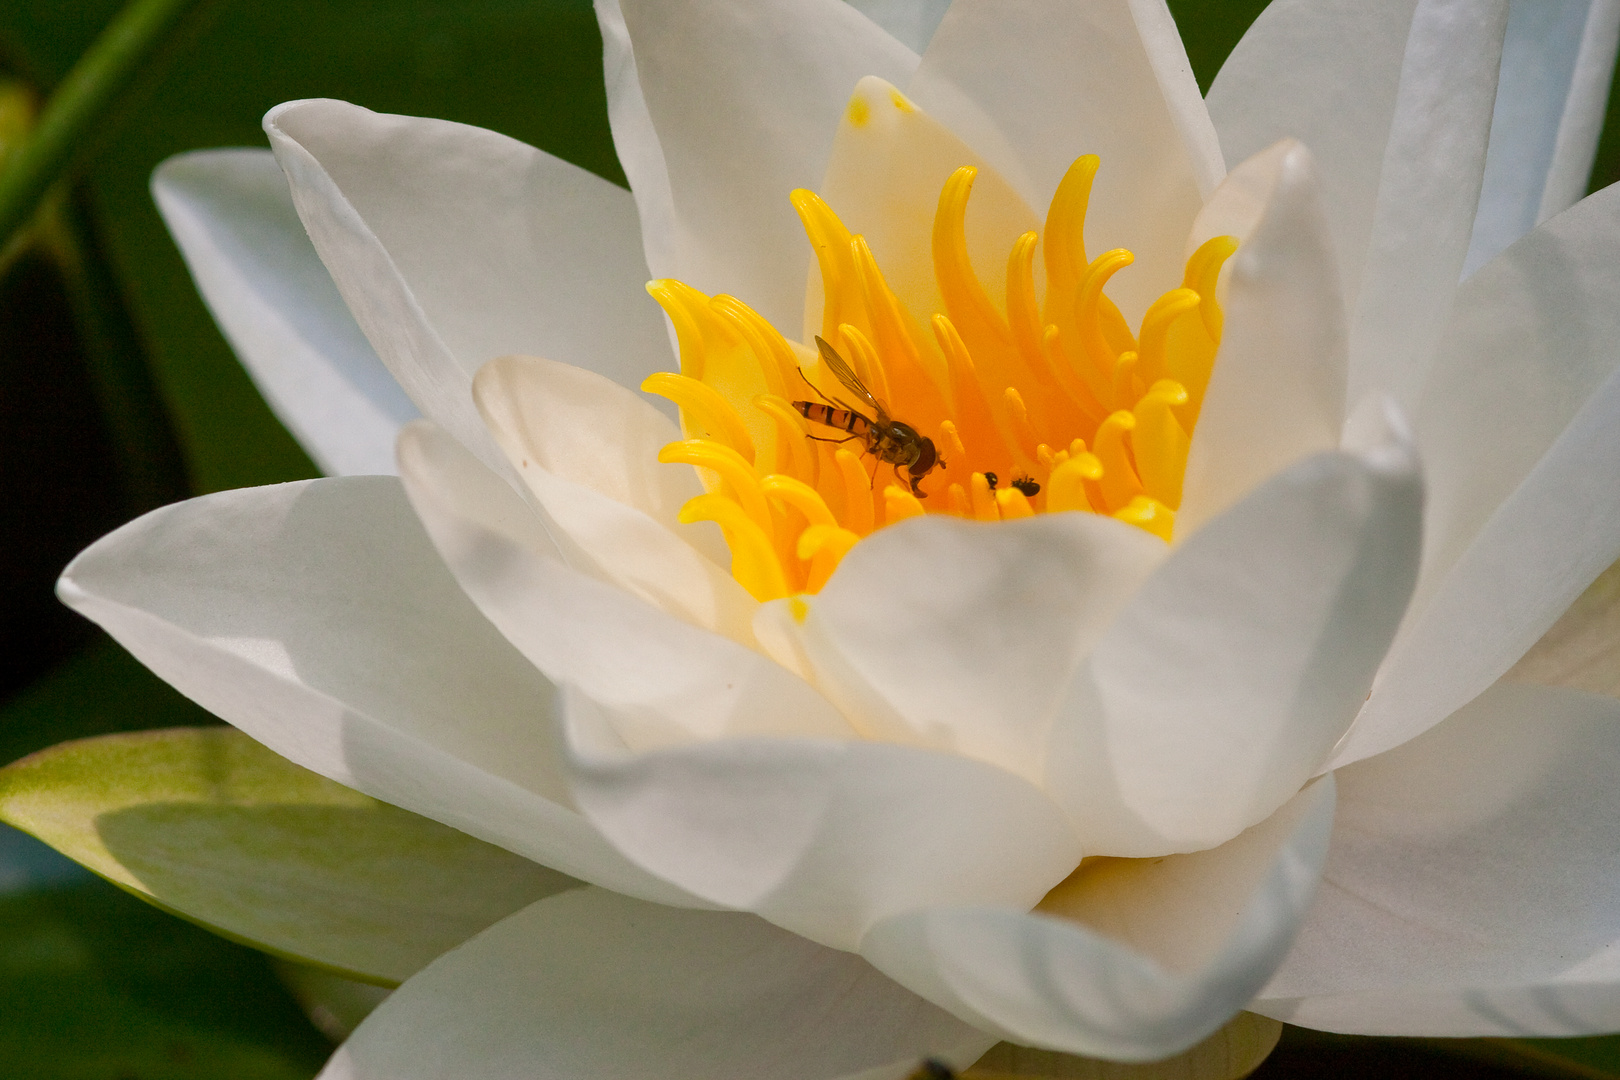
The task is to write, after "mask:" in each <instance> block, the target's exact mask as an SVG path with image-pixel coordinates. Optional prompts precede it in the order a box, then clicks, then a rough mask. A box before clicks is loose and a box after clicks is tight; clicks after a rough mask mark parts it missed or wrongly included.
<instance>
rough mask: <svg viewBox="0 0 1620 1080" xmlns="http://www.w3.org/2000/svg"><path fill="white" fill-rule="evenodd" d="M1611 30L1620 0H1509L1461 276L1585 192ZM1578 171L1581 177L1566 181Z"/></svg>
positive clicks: (1618, 23) (1608, 69)
mask: <svg viewBox="0 0 1620 1080" xmlns="http://www.w3.org/2000/svg"><path fill="white" fill-rule="evenodd" d="M1616 31H1620V3H1616V2H1615V0H1598V2H1596V3H1593V0H1530V2H1526V0H1519V2H1518V3H1515V4H1513V5H1512V7H1511V10H1510V11H1509V13H1508V28H1507V39H1506V41H1504V42H1503V45H1502V74H1501V77H1500V79H1499V80H1498V83H1497V88H1496V107H1495V112H1494V114H1493V115H1492V117H1491V142H1490V148H1489V150H1488V151H1487V152H1486V155H1485V182H1484V186H1483V187H1482V188H1481V189H1480V193H1479V213H1478V216H1477V217H1476V218H1475V219H1474V234H1473V238H1472V239H1471V240H1470V242H1469V245H1468V259H1467V262H1465V263H1464V264H1463V277H1465V278H1466V277H1469V276H1471V275H1472V274H1473V273H1474V271H1476V270H1478V269H1479V268H1480V267H1481V266H1484V265H1485V264H1486V263H1487V262H1489V261H1490V260H1491V259H1492V258H1493V257H1495V256H1496V255H1497V254H1499V253H1500V252H1501V251H1502V250H1503V249H1505V248H1506V247H1507V246H1508V245H1509V244H1511V243H1513V241H1515V240H1517V239H1518V238H1519V237H1521V236H1523V235H1524V234H1525V233H1527V232H1529V231H1530V230H1531V229H1533V228H1535V227H1536V225H1538V224H1540V223H1541V222H1542V221H1545V220H1546V219H1547V218H1549V217H1552V216H1553V215H1554V214H1557V213H1560V212H1562V211H1564V210H1566V209H1568V208H1569V207H1570V206H1573V205H1574V204H1575V202H1576V201H1577V200H1578V199H1579V198H1580V197H1581V196H1582V195H1585V194H1586V177H1587V174H1588V173H1590V172H1591V171H1592V157H1593V155H1594V154H1595V153H1596V152H1597V137H1598V132H1599V131H1600V130H1601V128H1602V126H1603V123H1602V115H1603V105H1604V102H1605V100H1606V99H1607V97H1608V92H1609V77H1610V76H1611V75H1612V74H1613V68H1614V44H1615V34H1616ZM1599 80H1601V82H1599ZM1594 121H1595V122H1594ZM1577 171H1578V172H1579V177H1580V179H1579V182H1578V184H1577V185H1576V186H1574V187H1572V186H1571V183H1570V182H1571V181H1572V180H1573V179H1574V177H1575V174H1576V172H1577Z"/></svg>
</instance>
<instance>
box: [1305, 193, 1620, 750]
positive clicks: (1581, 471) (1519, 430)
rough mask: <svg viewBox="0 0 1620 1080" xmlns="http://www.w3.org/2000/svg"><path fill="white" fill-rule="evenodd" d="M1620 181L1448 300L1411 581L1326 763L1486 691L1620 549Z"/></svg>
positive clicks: (1401, 734) (1379, 743)
mask: <svg viewBox="0 0 1620 1080" xmlns="http://www.w3.org/2000/svg"><path fill="white" fill-rule="evenodd" d="M1617 368H1620V191H1604V192H1599V193H1598V194H1597V195H1594V196H1592V197H1591V198H1588V199H1586V200H1584V201H1582V202H1581V203H1579V204H1578V205H1576V206H1575V207H1573V208H1571V209H1570V210H1568V211H1566V212H1565V213H1563V214H1560V215H1559V216H1558V217H1556V218H1554V219H1553V220H1552V221H1549V222H1547V223H1546V224H1545V225H1541V226H1538V227H1537V228H1536V229H1535V231H1534V232H1532V233H1531V234H1530V235H1528V236H1526V237H1525V238H1524V239H1522V240H1520V241H1519V242H1518V243H1517V244H1515V245H1514V246H1513V247H1511V248H1509V249H1508V250H1507V251H1506V252H1505V253H1503V254H1502V255H1501V256H1500V257H1499V258H1497V259H1496V260H1494V261H1493V262H1492V263H1491V264H1490V265H1489V266H1487V267H1485V269H1483V270H1481V271H1480V272H1479V273H1478V274H1475V275H1474V276H1473V277H1472V278H1471V279H1469V281H1468V282H1467V283H1466V285H1465V286H1464V288H1463V290H1462V292H1461V294H1460V295H1459V297H1458V304H1457V311H1456V314H1455V315H1454V317H1453V320H1452V325H1451V329H1450V331H1449V333H1448V336H1447V340H1446V343H1445V347H1444V349H1443V351H1442V353H1441V356H1440V359H1439V360H1438V362H1437V364H1436V367H1435V371H1434V373H1433V376H1432V377H1431V380H1430V384H1429V387H1428V389H1427V391H1426V392H1425V395H1424V399H1423V402H1422V405H1421V408H1420V409H1419V412H1418V415H1417V422H1416V426H1417V434H1418V443H1419V446H1420V447H1421V451H1422V455H1423V462H1424V469H1425V473H1426V476H1427V479H1428V483H1429V492H1430V499H1429V505H1428V507H1427V508H1426V509H1425V514H1424V559H1423V576H1422V578H1421V579H1420V581H1419V583H1418V590H1417V593H1416V595H1415V596H1414V598H1413V604H1412V610H1411V612H1410V613H1409V614H1408V616H1407V620H1406V624H1405V625H1403V626H1402V628H1401V632H1400V635H1399V637H1397V639H1396V641H1395V644H1394V646H1393V647H1392V648H1391V651H1390V656H1389V659H1388V660H1387V661H1386V662H1385V665H1384V669H1383V670H1382V671H1381V672H1380V673H1379V676H1378V682H1377V685H1376V686H1375V688H1374V690H1373V696H1372V698H1371V700H1369V701H1368V703H1367V705H1366V708H1365V709H1364V710H1363V711H1362V715H1361V716H1360V717H1359V718H1358V719H1357V721H1356V724H1355V727H1354V728H1353V729H1352V730H1351V732H1350V735H1349V737H1348V738H1347V739H1346V740H1345V744H1344V745H1343V746H1342V747H1340V749H1339V751H1338V753H1337V754H1336V755H1335V758H1334V762H1333V765H1334V767H1337V766H1339V765H1345V764H1348V763H1349V762H1351V761H1355V760H1358V759H1360V758H1363V757H1367V756H1369V755H1371V754H1376V753H1378V752H1380V751H1383V750H1387V749H1389V748H1390V747H1392V746H1398V745H1399V744H1400V743H1402V742H1405V741H1406V740H1407V739H1410V738H1412V737H1413V736H1414V735H1416V734H1418V733H1419V732H1421V731H1423V730H1425V729H1427V728H1428V727H1430V726H1431V725H1433V724H1436V723H1438V722H1439V721H1440V720H1442V719H1444V718H1445V717H1446V716H1448V715H1449V714H1450V713H1452V712H1453V711H1455V710H1456V709H1458V708H1460V707H1461V706H1462V705H1463V704H1464V703H1465V702H1467V701H1468V700H1469V699H1471V698H1472V697H1473V696H1474V695H1476V694H1478V693H1479V692H1480V691H1481V690H1483V689H1484V688H1485V687H1487V686H1489V685H1490V684H1491V683H1492V682H1493V681H1495V680H1496V678H1497V677H1498V676H1500V675H1501V674H1502V673H1503V672H1504V671H1506V670H1507V669H1508V668H1509V667H1511V666H1512V664H1513V663H1514V661H1516V660H1517V659H1518V658H1519V657H1520V656H1521V655H1522V654H1523V653H1524V652H1525V650H1526V649H1528V648H1529V647H1530V646H1531V645H1532V644H1534V643H1535V641H1536V639H1537V638H1538V637H1540V636H1541V634H1542V633H1543V632H1544V631H1546V629H1547V628H1548V627H1549V626H1551V625H1552V623H1553V621H1554V620H1555V619H1557V618H1558V616H1559V614H1560V613H1561V612H1562V611H1563V610H1564V609H1565V608H1567V607H1568V606H1569V605H1570V603H1571V602H1572V601H1573V600H1574V599H1575V598H1576V597H1577V596H1578V595H1580V592H1581V590H1582V589H1584V588H1586V586H1587V585H1588V584H1589V583H1590V582H1591V581H1592V579H1593V578H1595V577H1596V576H1597V575H1598V574H1599V573H1600V572H1601V571H1602V570H1603V569H1604V568H1605V567H1607V566H1608V565H1609V564H1610V563H1612V562H1614V560H1615V558H1616V557H1617V556H1620V504H1617V503H1616V501H1615V499H1614V497H1613V493H1614V491H1615V489H1616V484H1617V483H1620V442H1617V441H1616V439H1615V438H1614V431H1615V426H1616V424H1620V375H1617V373H1616V369H1617Z"/></svg>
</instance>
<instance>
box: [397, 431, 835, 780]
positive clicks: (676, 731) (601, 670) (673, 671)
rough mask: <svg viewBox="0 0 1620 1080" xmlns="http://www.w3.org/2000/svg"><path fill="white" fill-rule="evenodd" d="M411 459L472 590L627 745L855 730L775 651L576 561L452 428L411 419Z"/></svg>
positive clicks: (442, 542) (447, 553) (407, 468)
mask: <svg viewBox="0 0 1620 1080" xmlns="http://www.w3.org/2000/svg"><path fill="white" fill-rule="evenodd" d="M399 466H400V476H401V478H402V479H403V480H404V482H405V490H406V491H407V493H409V495H410V498H411V503H412V505H413V506H414V507H415V508H416V512H417V514H418V516H420V518H421V519H422V523H423V524H424V525H425V526H426V527H427V531H428V535H429V536H430V537H431V538H432V539H433V543H434V545H435V546H436V547H437V548H438V549H439V554H440V555H441V556H442V557H443V558H444V561H445V563H446V564H447V565H448V566H449V567H450V572H451V573H452V574H454V575H455V578H456V580H457V581H458V582H459V583H460V584H461V586H462V588H463V589H465V590H466V592H467V595H468V596H470V597H471V598H472V600H473V602H474V603H476V604H477V605H478V607H479V609H480V610H481V611H482V612H483V613H484V615H485V616H486V617H487V618H488V619H489V620H490V621H491V622H492V623H494V624H495V625H496V626H497V627H499V628H500V631H501V633H503V634H504V635H506V638H507V640H509V641H510V642H512V644H514V645H516V646H517V648H518V650H519V651H521V652H522V653H523V655H525V656H527V657H528V658H529V660H530V661H531V662H532V663H533V664H534V665H535V666H537V667H538V668H539V669H540V670H541V671H543V672H545V673H546V674H547V675H548V676H549V677H550V678H551V679H552V680H553V681H554V682H556V683H558V684H559V685H565V686H569V687H572V688H573V689H575V690H578V691H580V692H581V693H583V694H585V695H587V696H588V697H590V698H591V699H592V700H593V701H594V702H595V703H596V704H597V705H598V707H600V708H601V709H602V710H604V712H605V713H607V714H608V715H611V717H612V720H613V727H614V735H615V737H617V738H619V739H622V740H624V742H625V743H626V744H628V745H630V746H633V747H637V748H641V747H646V746H662V745H668V744H670V743H682V742H686V741H689V740H691V739H698V738H717V737H720V736H724V735H736V734H767V733H768V734H806V735H819V736H832V737H847V736H849V735H851V734H852V732H851V731H850V729H849V726H848V724H846V723H845V721H844V719H843V718H842V717H841V716H839V715H838V712H837V710H835V709H834V708H833V707H832V706H831V705H829V704H828V703H827V701H826V700H825V699H824V698H822V697H821V696H820V695H819V694H817V693H816V692H815V690H813V689H811V687H810V686H809V685H808V684H806V683H805V682H804V681H803V680H802V679H800V678H799V677H798V676H796V675H793V674H791V673H790V672H788V671H787V670H785V669H783V668H782V667H780V666H778V665H777V664H776V663H775V662H773V661H771V660H768V659H766V658H765V657H764V656H762V655H761V654H759V653H758V652H755V651H754V650H753V649H751V648H747V647H745V646H743V645H739V644H738V643H737V642H736V641H733V640H731V639H729V638H726V637H722V636H720V635H719V634H716V633H712V632H710V631H707V630H702V629H699V628H698V627H696V626H693V625H692V624H690V623H688V622H685V621H683V620H681V619H680V618H678V617H676V616H674V615H671V614H669V613H667V612H665V611H663V610H661V609H660V608H658V607H656V606H654V605H652V604H650V603H648V602H647V601H645V600H642V599H640V598H638V597H636V596H633V595H631V594H630V593H628V592H625V591H624V590H622V589H619V588H617V587H615V586H613V585H610V584H607V583H605V582H602V581H599V580H597V579H595V578H593V577H589V576H587V575H586V574H585V573H583V572H581V571H579V570H576V569H573V568H571V567H570V566H568V565H566V564H565V562H564V559H563V556H559V555H558V554H557V553H556V549H548V539H547V537H546V536H545V533H544V524H543V519H542V518H541V517H540V516H539V515H537V514H535V513H534V512H533V511H532V510H531V509H530V508H529V507H528V506H527V504H525V503H524V502H523V500H522V499H521V498H520V497H519V496H518V494H517V493H516V492H515V491H513V490H512V489H511V488H509V487H508V486H507V485H506V482H505V481H504V480H502V479H501V478H500V477H498V476H496V475H494V474H493V473H491V472H490V471H489V470H487V469H485V468H483V466H481V465H480V464H479V463H478V462H477V460H476V459H474V458H473V457H472V455H471V454H470V453H468V452H467V451H466V450H465V449H463V448H462V447H461V446H460V444H458V443H457V442H456V441H455V440H454V439H452V438H450V437H449V436H448V435H447V434H445V432H444V431H442V430H441V429H438V428H435V427H433V425H432V424H430V423H428V422H427V421H417V422H415V423H412V424H410V425H408V426H407V427H406V428H405V430H404V431H403V432H402V433H401V435H400V442H399ZM562 550H563V555H564V556H566V554H567V553H568V550H569V549H568V547H566V546H565V547H563V549H562Z"/></svg>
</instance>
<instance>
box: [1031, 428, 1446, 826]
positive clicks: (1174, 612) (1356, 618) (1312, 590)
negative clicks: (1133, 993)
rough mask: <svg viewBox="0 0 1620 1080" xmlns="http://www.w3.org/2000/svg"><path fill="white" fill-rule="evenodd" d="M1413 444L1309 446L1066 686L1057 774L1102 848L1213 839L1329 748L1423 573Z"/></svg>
mask: <svg viewBox="0 0 1620 1080" xmlns="http://www.w3.org/2000/svg"><path fill="white" fill-rule="evenodd" d="M1421 503H1422V485H1421V482H1420V480H1419V478H1418V475H1417V469H1416V463H1415V461H1414V460H1413V458H1412V455H1411V450H1410V447H1409V446H1404V445H1401V444H1399V443H1392V444H1388V445H1385V446H1383V447H1380V448H1377V449H1374V450H1371V451H1368V452H1366V453H1362V454H1346V453H1331V454H1319V455H1317V456H1315V457H1311V458H1307V459H1306V460H1304V461H1303V462H1300V463H1299V464H1297V465H1295V466H1293V467H1292V468H1290V469H1289V470H1287V471H1286V472H1284V473H1281V474H1280V475H1278V476H1276V477H1274V478H1273V479H1272V480H1271V481H1270V482H1268V483H1267V484H1265V485H1264V486H1262V487H1261V488H1259V489H1258V490H1257V491H1256V492H1255V493H1254V494H1252V495H1250V496H1249V497H1248V498H1246V499H1244V500H1243V501H1242V502H1240V503H1238V504H1237V505H1236V506H1234V507H1233V508H1232V509H1231V510H1229V511H1227V512H1226V513H1225V514H1223V515H1222V516H1221V517H1218V518H1216V519H1215V520H1214V521H1212V522H1210V524H1209V525H1207V526H1205V527H1204V528H1203V529H1202V530H1201V531H1199V532H1198V533H1195V534H1194V535H1193V536H1192V537H1191V538H1190V539H1188V540H1187V541H1186V542H1185V543H1183V544H1181V545H1179V546H1178V547H1176V548H1175V549H1174V550H1172V552H1171V554H1170V557H1169V559H1167V560H1166V561H1165V563H1164V565H1163V566H1161V567H1160V568H1159V570H1158V571H1157V572H1156V573H1155V574H1154V576H1153V577H1151V578H1149V579H1148V581H1147V583H1146V584H1145V585H1144V586H1143V587H1142V588H1141V590H1140V591H1139V592H1138V593H1137V595H1136V597H1135V598H1134V599H1133V600H1132V601H1131V604H1130V606H1128V607H1127V608H1126V609H1125V611H1124V613H1123V614H1121V616H1120V617H1119V619H1118V620H1117V621H1116V622H1115V624H1114V626H1113V627H1112V628H1111V629H1110V630H1109V632H1108V634H1107V635H1106V636H1105V637H1104V638H1103V639H1102V642H1101V643H1100V644H1099V645H1098V646H1097V649H1096V651H1095V652H1094V653H1093V654H1092V656H1091V659H1090V661H1089V662H1088V663H1087V664H1086V665H1085V666H1083V667H1082V668H1081V669H1080V670H1079V672H1077V673H1076V675H1075V677H1074V678H1073V679H1072V680H1071V682H1070V684H1069V687H1068V700H1067V701H1066V702H1065V704H1064V709H1063V712H1062V713H1061V715H1060V719H1059V722H1058V724H1057V725H1056V726H1055V728H1054V733H1053V747H1052V753H1051V757H1050V758H1049V759H1048V769H1049V771H1050V776H1051V779H1049V780H1048V782H1047V790H1049V791H1050V792H1052V795H1053V797H1054V798H1056V799H1058V800H1059V801H1060V802H1061V803H1062V804H1063V805H1064V808H1065V809H1066V810H1068V812H1069V813H1070V815H1071V816H1072V817H1073V818H1074V819H1075V821H1076V827H1077V828H1078V829H1079V830H1080V834H1081V835H1082V836H1084V837H1085V838H1086V843H1087V850H1088V853H1090V854H1108V855H1131V856H1152V855H1163V854H1167V853H1170V852H1175V851H1195V850H1198V849H1200V848H1206V847H1211V846H1213V845H1215V844H1218V843H1220V842H1222V841H1223V840H1226V839H1227V838H1228V837H1231V836H1233V835H1235V834H1236V833H1237V832H1239V831H1240V830H1242V829H1243V828H1245V827H1247V826H1249V825H1252V824H1254V823H1255V822H1257V821H1260V820H1261V819H1263V818H1264V817H1266V815H1268V814H1270V813H1271V812H1272V811H1273V810H1275V809H1276V808H1277V807H1278V806H1280V805H1282V803H1283V802H1284V801H1286V800H1287V799H1288V798H1289V797H1291V796H1292V795H1293V793H1294V792H1296V791H1298V790H1299V788H1300V785H1301V784H1303V783H1304V782H1305V780H1306V778H1307V777H1309V776H1310V775H1312V773H1313V772H1314V771H1315V770H1316V768H1317V766H1319V765H1320V764H1321V762H1322V761H1323V759H1324V758H1325V757H1326V756H1327V754H1328V752H1329V751H1330V750H1331V749H1332V748H1333V745H1334V743H1335V742H1336V741H1337V740H1338V739H1339V737H1340V736H1341V735H1342V734H1343V733H1344V730H1345V728H1346V727H1348V726H1349V724H1350V721H1351V719H1352V718H1353V717H1354V716H1355V714H1356V709H1357V707H1358V706H1359V705H1360V704H1361V702H1362V700H1363V699H1364V698H1365V697H1366V694H1367V689H1368V687H1369V685H1370V684H1371V682H1372V678H1373V672H1374V671H1375V670H1376V669H1377V666H1378V662H1379V660H1380V659H1381V658H1382V657H1383V655H1384V650H1385V649H1386V648H1387V647H1388V644H1389V641H1390V638H1391V637H1392V636H1393V634H1394V632H1395V627H1396V625H1397V624H1398V623H1399V621H1400V617H1401V612H1402V611H1403V610H1404V608H1405V605H1406V601H1407V598H1408V596H1409V595H1410V593H1411V588H1412V582H1413V580H1414V579H1415V578H1416V576H1417V561H1418V546H1419V545H1418V539H1419V518H1420V514H1421Z"/></svg>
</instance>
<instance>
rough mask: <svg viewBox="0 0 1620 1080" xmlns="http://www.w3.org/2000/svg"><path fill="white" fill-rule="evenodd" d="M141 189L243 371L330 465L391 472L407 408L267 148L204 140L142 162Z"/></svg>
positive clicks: (340, 471) (338, 471)
mask: <svg viewBox="0 0 1620 1080" xmlns="http://www.w3.org/2000/svg"><path fill="white" fill-rule="evenodd" d="M152 197H153V198H154V199H155V200H156V201H157V204H158V209H159V210H161V211H162V213H163V221H164V223H165V224H167V225H168V226H169V232H170V233H172V234H173V236H174V238H175V242H176V243H178V244H179V245H180V251H181V254H183V255H184V256H185V257H186V265H187V266H188V267H189V268H190V269H191V276H192V278H193V280H195V281H196V283H197V288H198V290H199V291H200V292H201V293H202V295H203V299H204V300H205V301H207V303H208V310H209V311H211V312H212V313H213V315H214V321H215V322H217V323H219V326H220V329H221V330H223V331H224V332H225V336H226V337H227V338H228V339H229V340H230V343H231V347H232V348H233V349H235V350H236V355H237V356H238V357H240V358H241V361H242V364H243V366H244V367H246V368H247V370H248V374H250V375H252V376H253V381H254V384H255V385H256V386H258V388H259V392H260V393H262V394H263V395H264V397H265V400H267V401H268V402H269V403H270V407H271V408H272V409H274V410H275V413H276V416H277V417H278V418H280V420H281V422H282V423H284V424H286V425H287V428H288V430H289V431H291V432H292V433H293V435H294V436H295V437H296V438H297V439H298V441H299V443H300V444H302V446H303V447H304V449H305V450H307V451H308V452H309V455H310V456H311V457H312V458H314V459H315V463H316V464H317V465H319V466H320V467H321V469H322V470H323V471H324V472H326V473H329V474H334V475H345V474H362V473H391V472H393V471H394V437H395V436H396V435H397V434H398V433H399V426H400V425H401V424H403V423H404V422H405V421H407V420H409V419H411V418H412V417H413V416H415V415H416V407H415V406H413V405H412V404H411V402H410V399H409V398H407V397H406V396H405V393H404V391H402V390H401V389H400V388H399V384H398V383H396V382H395V381H394V378H393V376H391V375H389V374H388V369H387V368H385V367H384V366H383V364H382V361H380V360H378V359H377V354H376V353H375V352H374V351H373V350H372V348H371V344H370V343H369V342H368V341H366V338H365V335H364V334H362V333H361V332H360V328H359V327H358V326H356V325H355V322H354V316H352V315H350V314H349V309H348V308H346V307H344V306H343V298H342V297H341V296H339V295H338V291H337V289H336V288H334V287H333V285H332V278H331V276H330V275H329V274H327V272H326V267H324V266H322V265H321V260H320V257H319V256H318V255H316V254H315V248H314V247H313V246H311V244H310V242H309V236H308V234H306V233H305V232H304V226H303V225H302V224H301V223H300V222H299V220H298V214H297V212H296V211H294V210H293V205H292V198H291V197H290V196H289V195H288V193H287V179H286V177H284V176H282V174H281V169H280V168H278V167H277V166H276V162H275V158H274V157H272V156H271V154H270V153H269V151H266V150H203V151H198V152H195V153H190V154H182V155H180V156H178V157H172V158H170V159H169V160H168V161H165V162H164V163H163V164H162V165H159V166H158V168H157V171H156V172H155V173H153V174H152Z"/></svg>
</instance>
